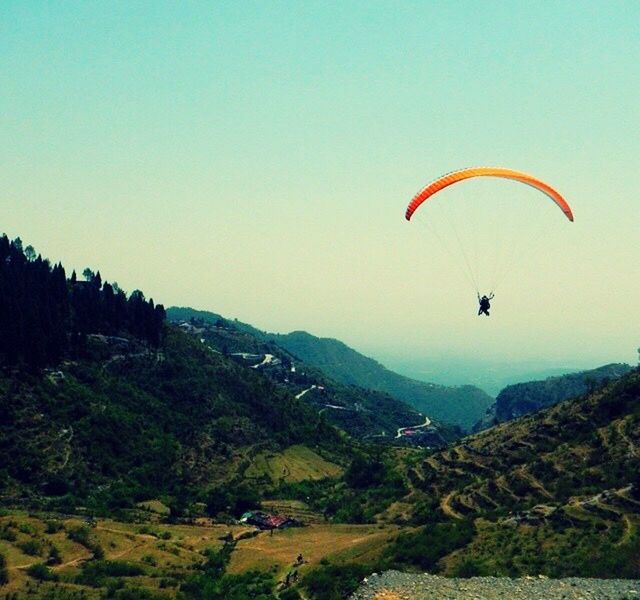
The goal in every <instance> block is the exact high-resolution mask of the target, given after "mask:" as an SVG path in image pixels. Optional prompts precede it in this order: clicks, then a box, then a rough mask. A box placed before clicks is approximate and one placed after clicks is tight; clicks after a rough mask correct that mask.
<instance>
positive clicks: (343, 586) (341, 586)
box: [302, 564, 375, 600]
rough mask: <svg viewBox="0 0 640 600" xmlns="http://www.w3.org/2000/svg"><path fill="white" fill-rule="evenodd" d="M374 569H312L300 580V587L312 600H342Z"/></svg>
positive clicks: (362, 566) (342, 566)
mask: <svg viewBox="0 0 640 600" xmlns="http://www.w3.org/2000/svg"><path fill="white" fill-rule="evenodd" d="M374 570H375V568H373V567H371V566H367V565H360V564H348V565H340V566H337V565H327V566H322V567H320V568H318V569H314V570H313V571H311V572H310V573H309V574H308V575H306V576H305V577H304V579H303V580H302V587H303V588H304V589H305V590H307V592H309V594H310V596H311V598H313V600H343V599H344V598H346V597H348V596H349V595H351V594H352V593H353V592H354V591H355V590H356V589H357V588H358V587H359V585H360V582H361V581H362V580H363V579H364V577H366V576H367V575H368V574H369V573H371V572H372V571H374Z"/></svg>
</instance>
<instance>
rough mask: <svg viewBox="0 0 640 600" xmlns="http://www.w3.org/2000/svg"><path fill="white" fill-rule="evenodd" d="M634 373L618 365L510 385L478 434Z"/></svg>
mask: <svg viewBox="0 0 640 600" xmlns="http://www.w3.org/2000/svg"><path fill="white" fill-rule="evenodd" d="M630 370H631V367H630V366H629V365H627V364H620V363H617V364H610V365H604V366H603V367H598V368H597V369H591V370H589V371H581V372H579V373H569V374H567V375H560V376H556V377H547V378H546V379H544V380H541V381H529V382H526V383H517V384H514V385H509V386H507V387H506V388H504V389H503V390H502V391H501V392H500V393H499V394H498V397H497V398H496V401H495V404H494V405H492V406H491V407H489V409H487V413H486V414H485V415H484V417H483V418H482V419H481V420H480V421H479V422H478V423H476V425H474V431H481V430H482V429H486V428H487V427H491V426H492V425H495V424H496V423H501V422H504V421H510V420H511V419H516V418H518V417H521V416H523V415H526V414H529V413H533V412H536V411H538V410H540V409H542V408H545V407H547V406H552V405H554V404H557V403H558V402H562V401H563V400H568V399H569V398H575V397H577V396H580V395H582V394H584V393H586V392H588V391H592V390H594V389H595V388H596V387H598V386H600V385H603V384H606V383H607V382H609V381H612V380H614V379H617V378H619V377H621V376H622V375H625V374H626V373H628V372H629V371H630Z"/></svg>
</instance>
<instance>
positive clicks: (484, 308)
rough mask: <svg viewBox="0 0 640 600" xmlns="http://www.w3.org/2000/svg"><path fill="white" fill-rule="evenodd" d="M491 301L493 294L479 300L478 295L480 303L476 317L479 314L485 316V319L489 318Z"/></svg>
mask: <svg viewBox="0 0 640 600" xmlns="http://www.w3.org/2000/svg"><path fill="white" fill-rule="evenodd" d="M491 300H493V292H491V294H489V296H482V298H480V294H478V302H480V308H479V309H478V316H480V315H481V314H483V313H484V314H485V315H486V316H487V317H488V316H489V309H490V308H491V302H490V301H491Z"/></svg>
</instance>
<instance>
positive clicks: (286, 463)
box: [244, 446, 343, 483]
mask: <svg viewBox="0 0 640 600" xmlns="http://www.w3.org/2000/svg"><path fill="white" fill-rule="evenodd" d="M342 472H343V469H342V468H341V467H340V466H339V465H336V464H335V463H332V462H329V461H328V460H326V459H324V458H322V456H320V455H319V454H317V453H316V452H314V451H313V450H311V449H310V448H308V447H306V446H290V447H289V448H287V449H286V450H284V451H283V452H278V453H274V452H261V453H259V454H257V455H256V456H254V457H253V458H252V460H251V464H250V465H249V467H247V470H246V471H245V473H244V475H245V477H246V478H248V479H261V478H265V477H266V478H268V479H269V480H270V481H272V482H273V483H278V482H287V483H289V482H296V481H305V480H310V479H311V480H317V479H324V478H326V477H339V476H340V475H342Z"/></svg>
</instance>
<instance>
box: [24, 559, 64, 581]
mask: <svg viewBox="0 0 640 600" xmlns="http://www.w3.org/2000/svg"><path fill="white" fill-rule="evenodd" d="M27 575H29V577H33V578H34V579H37V580H38V581H57V580H58V576H57V575H56V574H55V573H54V572H53V571H52V570H51V569H50V568H49V567H47V565H45V564H44V563H35V564H33V565H31V566H30V567H29V568H28V569H27Z"/></svg>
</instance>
